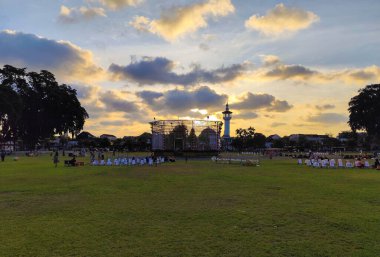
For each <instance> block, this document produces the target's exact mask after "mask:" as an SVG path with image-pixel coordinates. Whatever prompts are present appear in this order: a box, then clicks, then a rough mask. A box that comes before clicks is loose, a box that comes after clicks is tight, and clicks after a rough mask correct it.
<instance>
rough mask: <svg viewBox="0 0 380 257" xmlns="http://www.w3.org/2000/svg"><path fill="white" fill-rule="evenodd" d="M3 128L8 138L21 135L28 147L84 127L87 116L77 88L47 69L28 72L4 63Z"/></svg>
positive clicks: (0, 88) (0, 87)
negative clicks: (68, 84) (56, 78)
mask: <svg viewBox="0 0 380 257" xmlns="http://www.w3.org/2000/svg"><path fill="white" fill-rule="evenodd" d="M3 99H7V101H5V100H4V101H1V103H2V105H1V106H0V119H1V123H0V126H1V127H0V129H1V134H2V135H6V136H5V137H9V136H11V137H12V138H13V140H16V139H17V138H20V139H22V140H23V141H24V143H26V145H28V146H29V147H31V148H32V147H34V145H35V144H36V143H37V142H38V141H40V140H44V139H46V138H50V137H52V136H53V135H56V134H59V135H62V134H65V133H71V134H72V135H76V134H77V133H79V131H80V130H82V129H83V125H84V122H85V120H86V119H87V118H88V114H87V112H86V110H85V109H84V108H83V107H82V106H81V104H80V102H79V100H78V98H77V93H76V90H75V89H73V88H71V87H70V86H67V85H59V84H58V82H56V80H55V77H54V75H53V74H52V73H50V72H48V71H45V70H43V71H41V72H40V73H36V72H29V73H26V69H19V68H15V67H12V66H10V65H5V66H4V68H3V69H0V100H3Z"/></svg>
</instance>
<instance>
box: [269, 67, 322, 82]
mask: <svg viewBox="0 0 380 257" xmlns="http://www.w3.org/2000/svg"><path fill="white" fill-rule="evenodd" d="M316 74H318V72H317V71H313V70H311V69H309V68H306V67H304V66H301V65H282V64H281V65H278V66H276V67H275V68H274V69H272V70H270V71H268V72H267V73H266V74H265V75H266V77H272V78H277V79H289V78H300V79H304V80H305V79H308V78H310V77H312V76H313V75H316Z"/></svg>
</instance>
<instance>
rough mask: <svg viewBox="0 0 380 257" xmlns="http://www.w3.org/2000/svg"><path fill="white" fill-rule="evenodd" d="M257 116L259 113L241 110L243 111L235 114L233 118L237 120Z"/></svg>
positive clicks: (250, 118)
mask: <svg viewBox="0 0 380 257" xmlns="http://www.w3.org/2000/svg"><path fill="white" fill-rule="evenodd" d="M258 117H259V115H258V114H257V113H255V112H243V113H239V114H235V115H234V116H233V118H234V119H237V120H252V119H256V118H258Z"/></svg>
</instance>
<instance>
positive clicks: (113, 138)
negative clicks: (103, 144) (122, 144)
mask: <svg viewBox="0 0 380 257" xmlns="http://www.w3.org/2000/svg"><path fill="white" fill-rule="evenodd" d="M100 138H107V139H108V140H109V141H115V140H116V139H117V137H116V136H114V135H109V134H103V135H101V136H100Z"/></svg>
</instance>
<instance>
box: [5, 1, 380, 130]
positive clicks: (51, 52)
mask: <svg viewBox="0 0 380 257" xmlns="http://www.w3.org/2000/svg"><path fill="white" fill-rule="evenodd" d="M379 11H380V1H378V0H362V1H356V0H347V1H341V0H339V1H338V0H328V1H327V0H319V1H306V0H292V1H271V0H196V1H192V0H186V1H185V0H162V1H157V0H156V1H153V0H55V1H51V0H30V1H24V0H0V66H3V65H5V64H10V65H14V66H16V67H20V68H21V67H26V68H27V69H28V70H29V71H40V70H49V71H51V72H52V73H54V74H55V75H56V78H57V80H58V82H59V83H61V84H63V83H65V84H68V85H70V86H72V87H73V88H75V89H77V92H78V97H79V99H80V101H81V103H82V105H83V106H84V107H85V108H86V110H87V112H88V113H89V116H90V118H89V119H88V120H87V121H86V124H85V127H84V130H86V131H89V132H91V133H93V134H94V135H97V136H99V135H100V134H103V133H107V134H114V135H116V136H118V137H122V136H133V135H139V134H141V133H143V132H146V131H149V130H150V126H149V123H148V122H150V121H152V120H153V119H154V118H156V120H158V119H205V118H206V117H207V116H209V119H220V120H221V119H222V113H221V112H222V111H223V110H224V108H225V104H226V102H228V103H229V104H230V110H231V111H232V112H233V114H232V120H231V131H235V130H236V129H237V128H241V127H242V128H247V127H249V126H253V127H254V128H255V129H256V131H257V132H261V133H263V134H265V135H267V136H269V135H271V134H279V135H281V136H284V135H289V134H297V133H318V134H332V135H337V134H338V133H339V132H340V131H343V130H348V129H349V126H348V125H347V121H348V115H349V113H348V111H347V108H348V102H349V100H350V99H351V98H352V97H353V96H355V95H356V94H357V92H358V90H359V89H360V88H363V87H365V86H366V85H369V84H375V83H379V82H380V15H379ZM232 136H233V134H232Z"/></svg>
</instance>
